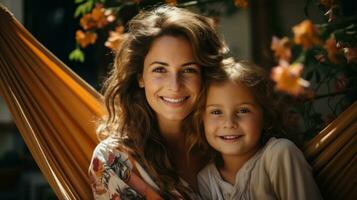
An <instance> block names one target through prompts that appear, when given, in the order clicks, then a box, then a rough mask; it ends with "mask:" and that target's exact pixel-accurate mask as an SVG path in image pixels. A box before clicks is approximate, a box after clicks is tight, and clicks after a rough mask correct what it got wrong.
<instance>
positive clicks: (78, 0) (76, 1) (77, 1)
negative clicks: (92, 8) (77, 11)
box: [74, 0, 84, 4]
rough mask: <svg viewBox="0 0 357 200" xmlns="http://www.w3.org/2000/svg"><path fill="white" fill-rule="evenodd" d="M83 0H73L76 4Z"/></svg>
mask: <svg viewBox="0 0 357 200" xmlns="http://www.w3.org/2000/svg"><path fill="white" fill-rule="evenodd" d="M83 1H84V0H74V3H76V4H78V3H82V2H83Z"/></svg>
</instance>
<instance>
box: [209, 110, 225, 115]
mask: <svg viewBox="0 0 357 200" xmlns="http://www.w3.org/2000/svg"><path fill="white" fill-rule="evenodd" d="M210 114H212V115H219V114H222V112H221V111H220V110H212V111H210Z"/></svg>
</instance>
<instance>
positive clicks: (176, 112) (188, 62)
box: [139, 36, 201, 124]
mask: <svg viewBox="0 0 357 200" xmlns="http://www.w3.org/2000/svg"><path fill="white" fill-rule="evenodd" d="M139 85H140V86H141V87H142V88H143V89H144V91H145V95H146V99H147V102H148V103H149V105H150V107H151V108H152V109H153V110H154V111H155V113H156V115H157V116H158V120H159V123H161V124H165V123H166V122H168V121H167V120H169V121H177V122H180V121H182V120H183V119H185V118H186V117H187V116H188V115H189V114H190V113H191V112H192V110H193V106H194V105H195V103H196V100H197V98H198V95H199V93H200V90H201V67H200V66H199V65H198V64H197V63H196V62H195V60H194V58H193V54H192V48H191V45H190V44H189V43H188V41H187V40H186V39H184V38H181V37H174V36H162V37H159V38H157V39H156V40H155V41H154V42H153V43H152V45H151V48H150V50H149V52H148V54H147V56H146V58H145V60H144V70H143V74H142V76H141V77H140V79H139Z"/></svg>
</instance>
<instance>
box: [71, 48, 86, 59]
mask: <svg viewBox="0 0 357 200" xmlns="http://www.w3.org/2000/svg"><path fill="white" fill-rule="evenodd" d="M84 59H85V56H84V53H83V51H82V50H81V49H80V48H78V47H77V48H76V49H74V50H73V51H72V52H71V53H70V54H69V60H73V61H79V62H84Z"/></svg>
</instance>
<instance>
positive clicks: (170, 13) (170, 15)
mask: <svg viewBox="0 0 357 200" xmlns="http://www.w3.org/2000/svg"><path fill="white" fill-rule="evenodd" d="M128 33H129V34H128V37H127V38H126V39H125V41H124V42H123V44H122V46H121V48H120V49H119V51H118V53H117V55H116V58H115V62H114V66H113V69H112V71H111V73H110V75H109V77H108V79H107V80H106V82H105V85H104V97H105V104H106V107H107V109H108V113H109V115H108V117H107V118H106V119H104V120H103V121H102V123H101V124H100V125H99V126H98V136H99V138H101V139H104V138H106V137H108V135H111V136H116V137H118V138H119V139H120V140H122V141H123V143H124V144H125V146H126V147H127V148H129V150H130V152H131V153H132V155H133V156H134V157H135V158H136V159H137V160H138V161H139V162H140V163H141V164H142V165H143V166H144V168H145V169H146V170H147V171H148V173H149V174H150V176H151V177H152V178H153V180H154V182H155V183H157V184H158V186H159V188H160V192H161V195H163V196H164V197H166V198H171V199H172V198H175V193H174V192H173V190H178V191H179V192H181V194H184V193H185V192H187V191H186V189H185V187H184V186H183V185H182V183H181V182H180V179H179V176H178V174H177V172H176V168H175V166H174V164H173V161H172V159H171V158H172V156H170V152H169V151H168V150H167V148H166V146H165V142H164V138H163V136H162V135H161V134H160V131H159V128H158V122H157V118H156V115H155V112H154V111H153V110H152V109H151V107H150V106H149V104H148V103H147V100H146V97H145V94H144V89H143V88H140V87H139V85H138V77H139V76H140V75H141V74H142V73H143V64H144V59H145V57H146V55H147V53H148V51H149V49H150V46H151V44H152V42H153V41H154V40H155V39H156V38H158V37H160V36H164V35H169V36H174V37H182V38H184V39H186V40H187V41H188V42H189V43H190V44H191V47H192V50H193V57H194V59H195V61H196V62H197V63H198V65H200V66H201V71H202V76H205V73H207V71H210V70H211V69H214V68H217V66H218V65H219V63H220V62H221V61H222V59H223V53H224V51H225V49H226V48H225V45H224V44H223V43H222V41H221V40H220V39H219V37H218V34H217V32H216V30H215V29H214V26H213V24H211V20H209V19H208V18H206V17H203V16H201V15H197V14H194V13H192V12H190V11H188V10H185V9H181V8H177V7H170V6H161V7H158V8H155V9H153V10H149V11H142V12H141V13H139V14H138V15H137V16H136V17H134V18H133V19H132V20H131V21H130V22H129V25H128ZM183 137H184V136H183Z"/></svg>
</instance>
